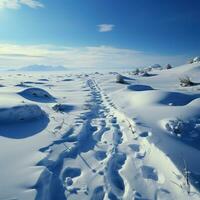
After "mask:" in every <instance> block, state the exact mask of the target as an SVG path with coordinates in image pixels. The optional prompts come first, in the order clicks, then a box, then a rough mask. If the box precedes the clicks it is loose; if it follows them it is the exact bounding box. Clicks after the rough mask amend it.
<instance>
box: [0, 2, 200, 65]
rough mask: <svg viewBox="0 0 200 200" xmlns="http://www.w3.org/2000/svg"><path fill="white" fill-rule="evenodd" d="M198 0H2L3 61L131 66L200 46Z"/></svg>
mask: <svg viewBox="0 0 200 200" xmlns="http://www.w3.org/2000/svg"><path fill="white" fill-rule="evenodd" d="M199 10H200V2H199V0H192V2H191V1H188V0H173V1H172V0H1V1H0V57H1V61H0V66H13V65H14V66H24V65H29V64H50V65H64V66H70V67H102V68H103V67H126V66H128V67H131V66H139V65H141V66H143V65H151V64H154V63H161V64H166V63H172V64H174V65H177V64H181V63H184V62H185V61H186V60H187V59H188V58H189V57H193V56H196V55H199V54H200V52H199V50H200V38H199V35H200V12H199Z"/></svg>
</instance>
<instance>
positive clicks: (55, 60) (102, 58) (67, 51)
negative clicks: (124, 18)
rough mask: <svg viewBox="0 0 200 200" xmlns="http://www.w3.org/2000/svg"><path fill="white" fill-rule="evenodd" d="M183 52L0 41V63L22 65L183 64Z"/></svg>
mask: <svg viewBox="0 0 200 200" xmlns="http://www.w3.org/2000/svg"><path fill="white" fill-rule="evenodd" d="M186 60H187V57H186V56H184V55H177V56H160V55H149V54H146V53H144V52H140V51H136V50H132V49H123V48H115V47H111V46H88V47H66V46H54V45H13V44H1V43H0V67H21V66H26V65H32V64H44V65H63V66H66V67H74V68H79V67H97V68H102V69H106V68H115V67H121V68H126V67H137V66H146V65H147V66H148V65H151V64H155V63H159V64H166V63H170V64H173V65H178V64H182V63H184V62H185V61H186Z"/></svg>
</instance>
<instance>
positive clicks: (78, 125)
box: [0, 62, 200, 200]
mask: <svg viewBox="0 0 200 200" xmlns="http://www.w3.org/2000/svg"><path fill="white" fill-rule="evenodd" d="M148 73H149V74H150V76H139V75H133V73H131V72H124V73H123V74H122V75H123V78H124V80H125V81H124V84H120V83H116V75H117V74H116V73H104V74H101V73H91V74H84V73H80V74H78V73H76V74H75V73H74V74H62V73H55V74H46V73H45V74H39V73H33V74H30V73H24V72H23V73H17V72H9V73H4V74H2V75H0V76H1V77H0V84H1V85H3V86H4V87H0V105H1V106H0V161H1V162H0V169H1V170H0V180H1V181H0V199H2V200H4V199H20V200H27V199H30V200H31V199H36V200H55V199H56V200H64V199H70V200H71V199H74V200H77V199H81V200H82V199H83V200H84V199H92V200H101V199H105V200H106V199H111V200H115V199H119V200H120V199H125V200H126V199H127V200H129V199H130V200H132V199H135V200H136V199H137V200H144V199H145V200H147V199H148V200H154V199H155V200H164V199H166V200H170V199H173V200H176V199H181V200H188V199H192V200H193V199H195V200H196V199H200V195H199V189H200V184H199V181H200V153H199V151H200V148H199V144H200V116H199V113H200V112H199V111H200V106H199V105H200V85H198V81H199V75H200V64H199V63H198V62H197V63H193V64H187V65H184V66H180V67H177V68H174V69H169V70H160V69H157V68H154V69H153V70H152V71H150V72H148ZM151 74H153V76H151ZM185 75H188V76H190V77H191V79H192V81H194V82H195V83H197V84H196V85H195V86H192V87H181V86H180V85H179V78H180V77H182V76H185Z"/></svg>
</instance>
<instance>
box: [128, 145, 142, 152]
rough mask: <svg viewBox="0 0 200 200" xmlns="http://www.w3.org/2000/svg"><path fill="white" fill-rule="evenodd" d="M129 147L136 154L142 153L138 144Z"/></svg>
mask: <svg viewBox="0 0 200 200" xmlns="http://www.w3.org/2000/svg"><path fill="white" fill-rule="evenodd" d="M128 146H129V147H130V148H131V149H132V150H133V151H135V152H139V151H140V145H138V144H129V145H128Z"/></svg>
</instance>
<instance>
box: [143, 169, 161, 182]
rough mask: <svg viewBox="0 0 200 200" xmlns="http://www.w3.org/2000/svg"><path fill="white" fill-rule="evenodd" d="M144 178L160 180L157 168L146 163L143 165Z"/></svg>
mask: <svg viewBox="0 0 200 200" xmlns="http://www.w3.org/2000/svg"><path fill="white" fill-rule="evenodd" d="M141 172H142V175H143V178H145V179H151V180H154V181H158V174H157V171H156V169H155V168H153V167H150V166H147V165H144V166H142V167H141Z"/></svg>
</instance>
